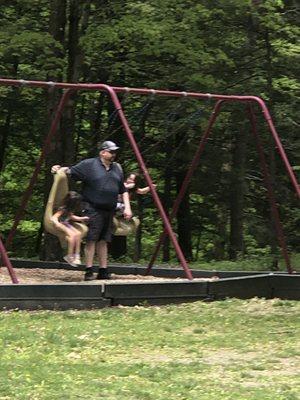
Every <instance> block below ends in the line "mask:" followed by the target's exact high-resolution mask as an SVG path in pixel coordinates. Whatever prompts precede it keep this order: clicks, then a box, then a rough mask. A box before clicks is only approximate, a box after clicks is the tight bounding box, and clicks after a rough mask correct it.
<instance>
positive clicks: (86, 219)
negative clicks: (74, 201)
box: [70, 214, 89, 222]
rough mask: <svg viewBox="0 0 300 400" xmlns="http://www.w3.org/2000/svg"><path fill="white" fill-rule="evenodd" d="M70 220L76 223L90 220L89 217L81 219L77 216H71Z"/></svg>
mask: <svg viewBox="0 0 300 400" xmlns="http://www.w3.org/2000/svg"><path fill="white" fill-rule="evenodd" d="M70 219H71V220H72V221H75V222H86V221H88V220H89V217H79V216H78V215H75V214H70Z"/></svg>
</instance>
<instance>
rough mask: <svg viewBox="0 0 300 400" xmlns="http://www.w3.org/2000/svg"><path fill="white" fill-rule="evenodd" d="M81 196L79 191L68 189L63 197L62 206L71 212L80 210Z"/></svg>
mask: <svg viewBox="0 0 300 400" xmlns="http://www.w3.org/2000/svg"><path fill="white" fill-rule="evenodd" d="M81 200H82V197H81V195H80V194H79V193H77V192H73V191H70V192H69V193H68V194H67V195H66V197H65V198H64V202H63V204H64V206H65V208H66V210H67V211H70V212H73V211H78V210H80V204H81Z"/></svg>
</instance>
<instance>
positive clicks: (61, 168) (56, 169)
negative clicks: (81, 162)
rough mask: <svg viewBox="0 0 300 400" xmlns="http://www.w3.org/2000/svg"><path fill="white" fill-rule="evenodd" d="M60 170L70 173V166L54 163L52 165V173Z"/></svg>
mask: <svg viewBox="0 0 300 400" xmlns="http://www.w3.org/2000/svg"><path fill="white" fill-rule="evenodd" d="M58 170H60V171H61V172H64V173H65V174H69V173H70V168H69V167H61V166H60V165H53V166H52V167H51V173H52V174H56V172H57V171H58Z"/></svg>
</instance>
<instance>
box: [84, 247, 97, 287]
mask: <svg viewBox="0 0 300 400" xmlns="http://www.w3.org/2000/svg"><path fill="white" fill-rule="evenodd" d="M95 249H96V242H91V241H90V242H87V243H86V245H85V249H84V253H85V265H86V271H85V275H84V280H85V281H90V280H92V279H93V270H92V267H93V261H94V255H95Z"/></svg>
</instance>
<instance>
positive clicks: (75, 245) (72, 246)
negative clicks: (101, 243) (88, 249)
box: [51, 191, 89, 267]
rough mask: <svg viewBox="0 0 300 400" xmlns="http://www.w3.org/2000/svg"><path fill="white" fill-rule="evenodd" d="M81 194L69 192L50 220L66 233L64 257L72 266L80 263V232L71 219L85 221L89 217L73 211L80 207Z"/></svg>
mask: <svg viewBox="0 0 300 400" xmlns="http://www.w3.org/2000/svg"><path fill="white" fill-rule="evenodd" d="M80 203H81V196H80V194H78V193H76V192H72V191H71V192H69V193H68V194H67V195H66V197H65V198H64V200H63V205H62V206H61V207H59V208H58V210H57V211H56V212H55V213H54V215H53V216H52V218H51V219H52V221H53V222H54V224H55V226H56V227H57V228H59V229H60V230H62V231H63V232H64V233H65V234H66V240H67V242H68V254H67V255H66V256H65V257H64V260H66V261H67V263H69V264H70V265H72V266H73V267H74V266H76V265H78V264H81V261H80V245H81V234H80V232H79V231H78V230H77V229H76V228H75V227H74V226H73V225H72V221H76V222H86V221H88V220H89V217H79V216H77V215H75V214H73V212H76V211H77V210H78V209H79V208H80Z"/></svg>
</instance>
